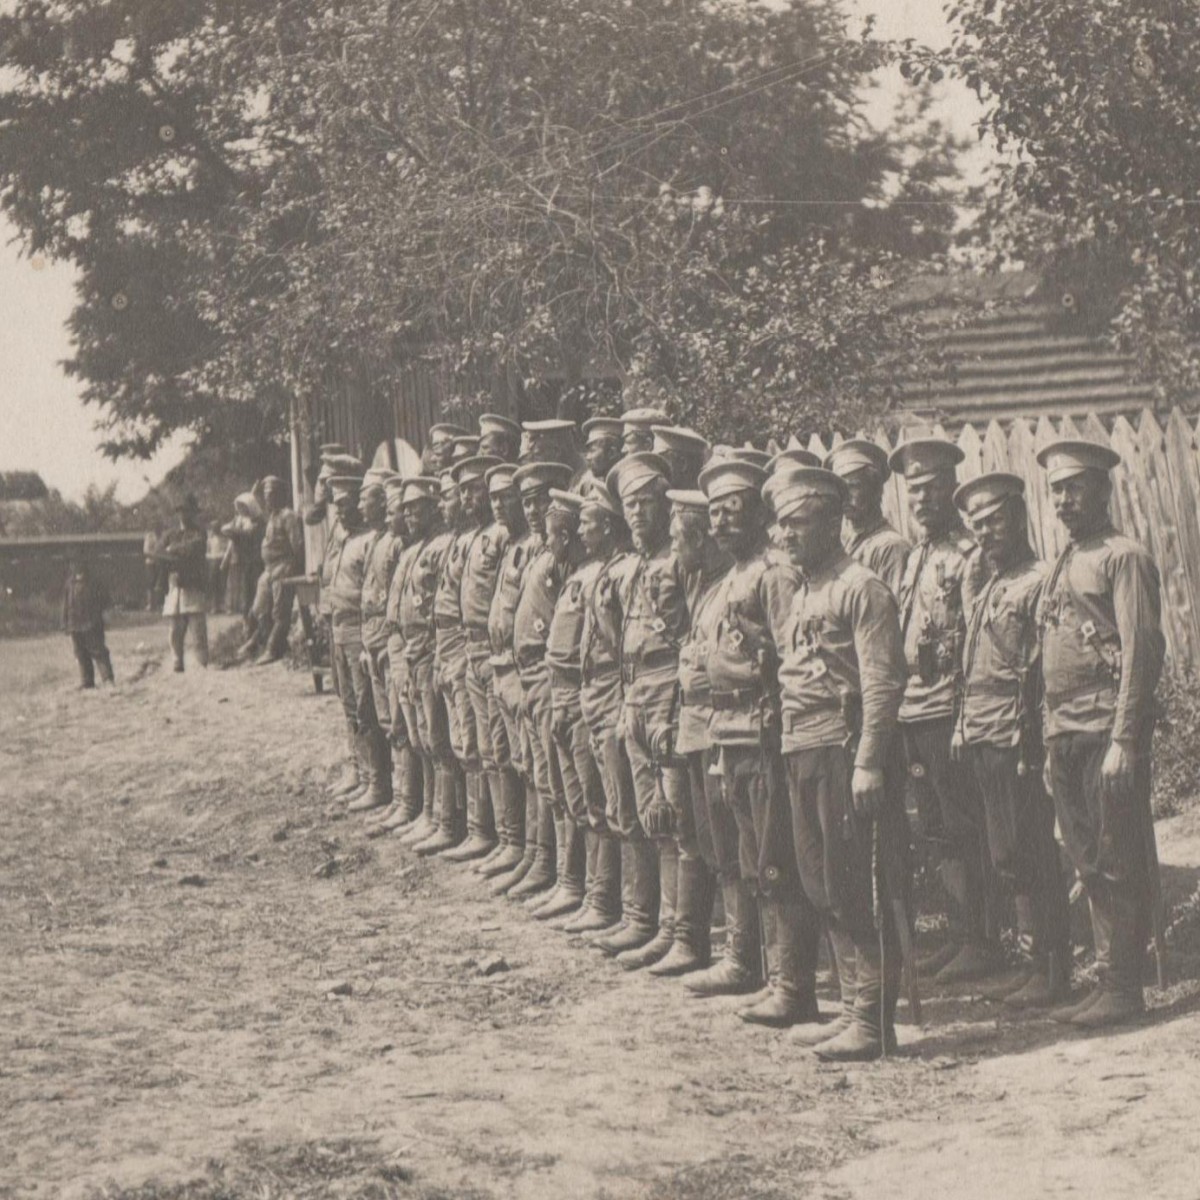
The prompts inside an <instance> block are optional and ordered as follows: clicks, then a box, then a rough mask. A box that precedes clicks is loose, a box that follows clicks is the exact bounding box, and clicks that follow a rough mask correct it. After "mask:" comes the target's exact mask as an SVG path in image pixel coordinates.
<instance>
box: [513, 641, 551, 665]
mask: <svg viewBox="0 0 1200 1200" xmlns="http://www.w3.org/2000/svg"><path fill="white" fill-rule="evenodd" d="M545 657H546V647H545V646H525V647H524V648H523V649H521V650H518V651H517V653H516V663H517V668H518V670H521V671H523V670H525V668H526V667H534V666H537V664H538V663H540V662H541V661H542V660H543V659H545Z"/></svg>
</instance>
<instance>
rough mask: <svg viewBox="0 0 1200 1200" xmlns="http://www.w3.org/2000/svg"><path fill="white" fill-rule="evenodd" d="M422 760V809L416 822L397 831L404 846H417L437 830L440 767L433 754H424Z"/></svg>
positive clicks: (420, 799) (420, 801) (420, 800)
mask: <svg viewBox="0 0 1200 1200" xmlns="http://www.w3.org/2000/svg"><path fill="white" fill-rule="evenodd" d="M420 759H421V771H420V776H419V779H420V785H421V794H420V798H419V803H420V805H421V808H420V811H419V812H418V813H417V818H416V820H415V821H413V823H412V824H411V825H410V826H409V827H408V828H407V829H404V830H398V831H397V832H398V833H399V835H400V844H401V845H402V846H415V845H416V844H417V843H418V842H423V841H424V840H425V839H426V838H429V837H432V836H433V835H434V833H435V831H436V830H437V822H438V767H437V764H436V762H435V761H434V758H433V755H431V754H422V755H421V756H420Z"/></svg>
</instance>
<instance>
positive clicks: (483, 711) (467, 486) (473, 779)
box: [445, 435, 508, 862]
mask: <svg viewBox="0 0 1200 1200" xmlns="http://www.w3.org/2000/svg"><path fill="white" fill-rule="evenodd" d="M489 436H490V435H489ZM501 465H502V463H501V460H500V459H498V458H491V457H488V456H486V455H479V456H477V457H475V458H467V459H464V460H463V461H462V462H460V463H458V464H457V465H456V466H455V467H454V468H453V472H452V473H453V476H454V481H455V483H456V484H457V485H458V502H459V506H460V507H461V509H462V520H463V524H464V525H465V526H466V527H467V529H468V531H469V537H468V538H467V541H466V544H465V549H464V550H463V569H462V583H461V585H460V595H459V603H460V606H461V612H462V619H463V629H464V633H465V655H464V657H465V664H466V665H465V669H464V672H463V697H464V699H463V701H462V703H461V710H462V720H463V724H464V726H465V727H466V731H465V733H464V737H463V744H464V747H465V750H464V755H463V757H462V758H461V759H460V761H461V762H462V764H463V767H464V769H465V771H466V776H467V781H466V782H467V832H468V834H469V836H468V838H467V840H466V842H464V843H463V844H462V845H461V846H458V847H456V848H455V849H453V850H447V851H446V852H445V857H446V858H447V859H448V860H449V861H450V862H469V861H471V860H473V859H476V858H483V857H484V856H485V855H486V854H489V853H490V852H491V850H492V847H493V846H495V844H496V827H495V818H494V816H493V811H492V793H491V787H492V783H493V781H495V782H496V784H497V791H498V790H499V781H498V780H496V765H495V760H494V758H493V756H492V731H491V721H492V715H491V707H490V705H489V692H490V690H491V682H492V672H491V665H490V663H489V662H488V659H489V657H490V654H491V650H490V646H489V643H488V628H487V623H488V613H489V611H490V609H491V604H492V593H493V592H494V591H495V587H496V576H497V573H498V572H499V570H500V559H501V556H502V555H503V553H504V546H505V543H506V542H507V540H508V533H507V531H506V530H505V529H504V527H503V526H501V525H500V524H498V523H497V522H496V520H495V519H494V517H493V516H492V507H491V501H490V499H489V496H488V485H487V473H488V472H489V471H490V470H491V469H492V468H493V467H498V466H501Z"/></svg>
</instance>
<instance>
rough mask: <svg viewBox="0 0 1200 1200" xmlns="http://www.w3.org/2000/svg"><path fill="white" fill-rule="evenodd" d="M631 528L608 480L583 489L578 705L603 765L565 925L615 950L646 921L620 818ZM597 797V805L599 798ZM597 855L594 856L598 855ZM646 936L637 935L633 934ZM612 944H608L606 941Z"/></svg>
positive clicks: (628, 802)
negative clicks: (591, 566) (583, 871)
mask: <svg viewBox="0 0 1200 1200" xmlns="http://www.w3.org/2000/svg"><path fill="white" fill-rule="evenodd" d="M628 539H629V534H628V530H627V529H626V527H625V522H624V520H623V519H622V516H621V509H620V505H619V503H618V501H617V498H616V497H615V496H614V494H613V493H612V492H611V491H610V490H609V487H608V485H607V483H606V484H605V485H604V486H603V487H595V488H592V489H591V490H590V491H588V492H586V493H584V495H583V503H582V505H581V507H580V512H579V540H580V541H581V542H582V543H583V549H584V553H585V554H586V555H587V557H588V561H589V562H594V563H596V564H597V569H596V573H595V576H594V577H591V576H589V580H590V581H585V582H584V589H583V595H582V600H583V622H582V627H581V629H580V635H579V712H580V716H581V717H582V719H583V724H584V726H585V728H586V730H587V740H588V747H589V749H590V751H591V758H592V761H593V762H594V764H595V766H596V770H597V771H598V772H599V776H600V782H601V785H602V795H600V796H596V794H595V793H594V792H592V791H587V792H585V799H586V802H587V803H588V806H589V807H588V826H589V828H590V831H591V832H590V835H589V843H590V844H589V847H588V850H589V853H588V890H587V899H586V901H585V902H584V906H583V909H582V910H581V912H580V913H579V915H578V916H577V917H574V918H572V920H570V921H567V922H566V923H565V924H564V925H563V929H564V931H565V932H567V933H582V934H592V935H595V936H596V939H597V940H604V939H608V938H615V939H616V945H615V946H614V947H613V949H612V950H611V951H610V952H611V953H619V952H620V950H621V949H623V948H624V947H623V945H622V942H623V939H624V934H625V930H626V925H627V924H628V923H629V921H630V920H632V921H633V923H634V925H635V926H636V925H640V924H642V923H644V920H645V918H644V917H643V916H642V915H641V914H640V913H639V910H638V907H637V900H636V897H634V896H633V895H632V894H631V893H630V891H629V890H628V886H627V885H628V883H629V881H631V880H632V879H633V878H634V868H633V865H632V861H631V860H632V857H633V855H634V854H635V853H636V851H634V850H633V848H632V847H631V846H629V845H628V839H627V835H626V834H624V833H623V832H622V830H623V825H622V821H623V820H624V819H625V818H626V816H627V815H628V814H632V813H633V812H635V811H636V805H635V804H634V801H633V781H632V779H630V777H629V765H628V760H627V759H626V757H625V756H624V755H623V754H622V753H621V746H620V727H621V700H622V689H621V662H620V659H621V622H622V616H621V596H622V594H623V592H624V590H625V589H626V587H627V584H628V577H629V573H630V572H631V571H632V570H633V568H634V567H635V566H636V564H637V558H636V556H635V555H633V554H630V553H629V552H628ZM597 802H599V806H598V807H595V805H596V804H597ZM593 855H594V857H593ZM640 936H641V934H640V932H637V933H635V934H634V935H633V937H634V940H635V941H636V940H637V938H639V937H640ZM601 948H602V949H605V950H607V949H608V946H607V945H605V946H603V947H601Z"/></svg>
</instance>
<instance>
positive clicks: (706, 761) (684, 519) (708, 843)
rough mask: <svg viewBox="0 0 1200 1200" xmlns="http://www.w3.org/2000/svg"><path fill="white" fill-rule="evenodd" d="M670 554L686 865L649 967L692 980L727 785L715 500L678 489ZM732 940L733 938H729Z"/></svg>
mask: <svg viewBox="0 0 1200 1200" xmlns="http://www.w3.org/2000/svg"><path fill="white" fill-rule="evenodd" d="M667 500H668V501H670V504H671V553H672V554H673V555H674V558H675V561H676V563H677V564H678V566H679V570H680V572H681V574H682V576H683V579H684V583H685V587H686V594H687V606H688V613H689V622H688V632H687V634H686V635H685V637H684V638H683V640H682V643H681V645H680V647H679V670H678V696H677V704H676V706H675V722H674V726H673V728H671V730H670V735H671V737H672V739H673V745H666V744H665V743H663V744H660V745H659V746H658V747H657V751H658V753H659V754H660V755H673V756H676V757H678V758H679V759H680V760H681V762H682V763H683V769H682V770H681V771H680V772H679V773H678V775H677V776H676V775H674V774H672V775H667V776H664V777H663V784H664V786H666V785H667V784H668V783H670V782H676V781H677V782H678V784H679V788H678V791H677V792H675V793H674V794H672V793H671V792H668V795H667V799H668V800H669V801H670V802H671V806H672V808H673V809H674V811H675V848H676V854H677V858H678V862H679V867H678V871H677V882H676V887H675V897H674V907H675V925H674V929H673V931H672V943H671V949H670V951H669V952H668V953H667V954H666V956H665V957H663V958H662V959H660V960H659V961H658V962H656V963H655V964H654V965H653V966H652V967H651V968H650V974H651V975H661V976H676V975H687V974H690V973H692V972H694V971H701V970H703V969H704V968H706V967H707V966H708V965H709V963H710V962H711V960H712V946H711V933H712V910H713V900H714V898H715V876H714V872H715V871H716V870H717V869H718V856H717V852H716V849H715V845H714V835H713V831H712V821H711V819H710V806H711V805H714V802H715V804H719V803H720V799H719V794H720V786H719V783H718V781H717V780H716V779H715V778H714V777H713V776H711V775H710V774H709V771H708V768H709V766H710V756H709V753H708V724H709V721H710V719H711V717H712V707H711V705H710V703H709V699H710V697H709V688H708V671H707V669H706V666H705V661H706V659H707V657H708V650H709V639H710V638H711V636H712V633H713V628H712V626H713V613H714V606H713V604H712V597H713V596H714V594H715V588H716V584H717V582H718V581H719V580H720V579H722V578H724V576H725V574H726V572H727V571H728V570H729V568H730V566H731V565H732V562H731V560H730V559H729V558H728V557H727V556H726V555H724V554H722V553H721V551H720V550H718V549H717V546H716V543H715V542H714V541H713V540H712V538H711V537H710V536H709V532H708V497H707V496H705V494H704V493H703V492H701V491H696V490H694V489H693V490H687V489H684V490H679V489H672V490H671V491H668V492H667ZM717 819H718V820H721V821H723V822H724V824H723V827H722V829H721V835H722V836H721V849H722V852H723V853H722V855H721V862H722V863H723V865H724V866H725V867H726V868H728V867H729V865H730V864H731V863H732V865H733V868H734V873H735V875H736V868H737V826H736V825H735V824H734V823H733V820H732V817H730V816H729V814H728V813H727V812H725V813H721V814H719V815H718V818H717ZM730 940H731V941H732V940H733V939H732V932H731V934H730ZM756 949H757V948H756Z"/></svg>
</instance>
